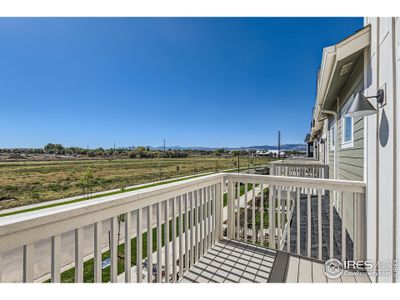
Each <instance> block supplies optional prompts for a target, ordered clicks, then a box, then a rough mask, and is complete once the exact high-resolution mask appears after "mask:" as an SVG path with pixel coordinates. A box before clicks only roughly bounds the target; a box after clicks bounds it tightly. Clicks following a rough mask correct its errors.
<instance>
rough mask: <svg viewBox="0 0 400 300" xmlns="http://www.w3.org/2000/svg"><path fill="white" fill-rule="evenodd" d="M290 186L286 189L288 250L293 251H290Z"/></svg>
mask: <svg viewBox="0 0 400 300" xmlns="http://www.w3.org/2000/svg"><path fill="white" fill-rule="evenodd" d="M290 211H291V208H290V187H287V191H286V226H287V227H286V229H287V235H286V236H287V252H289V253H290V252H291V251H290V218H291V216H290Z"/></svg>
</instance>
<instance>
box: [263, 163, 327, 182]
mask: <svg viewBox="0 0 400 300" xmlns="http://www.w3.org/2000/svg"><path fill="white" fill-rule="evenodd" d="M269 167H270V175H276V176H293V177H306V178H326V179H328V178H329V165H325V164H322V163H320V162H318V161H302V160H295V159H293V160H281V161H274V162H270V163H269Z"/></svg>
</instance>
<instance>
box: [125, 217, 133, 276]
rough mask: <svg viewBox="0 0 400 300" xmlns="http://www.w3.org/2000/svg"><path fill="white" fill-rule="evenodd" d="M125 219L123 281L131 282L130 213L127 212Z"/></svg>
mask: <svg viewBox="0 0 400 300" xmlns="http://www.w3.org/2000/svg"><path fill="white" fill-rule="evenodd" d="M124 219H125V247H124V250H125V258H124V260H125V282H126V283H130V282H132V271H131V270H132V266H131V247H132V245H131V229H132V214H131V212H127V213H126V214H125V216H124Z"/></svg>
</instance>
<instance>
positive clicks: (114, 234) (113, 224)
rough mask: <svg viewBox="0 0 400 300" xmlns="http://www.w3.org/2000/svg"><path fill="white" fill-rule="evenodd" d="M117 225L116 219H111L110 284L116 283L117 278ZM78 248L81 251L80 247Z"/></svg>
mask: <svg viewBox="0 0 400 300" xmlns="http://www.w3.org/2000/svg"><path fill="white" fill-rule="evenodd" d="M117 223H118V220H117V217H112V218H111V230H110V258H111V267H110V279H111V282H117V276H118V237H117V226H118V224H117ZM79 248H80V249H82V245H81V247H79Z"/></svg>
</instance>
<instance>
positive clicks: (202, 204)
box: [199, 188, 205, 259]
mask: <svg viewBox="0 0 400 300" xmlns="http://www.w3.org/2000/svg"><path fill="white" fill-rule="evenodd" d="M204 194H205V193H204V188H202V189H200V208H199V209H200V223H199V226H200V254H199V259H200V258H201V257H202V256H203V254H204V223H205V222H204V197H205V195H204Z"/></svg>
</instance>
